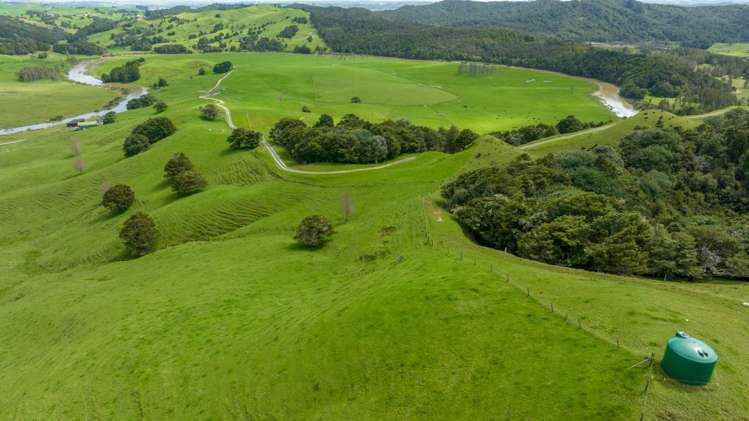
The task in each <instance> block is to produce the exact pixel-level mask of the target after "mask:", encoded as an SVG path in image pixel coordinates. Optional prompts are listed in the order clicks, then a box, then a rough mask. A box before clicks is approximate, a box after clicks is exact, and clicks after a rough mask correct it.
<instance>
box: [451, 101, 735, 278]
mask: <svg viewBox="0 0 749 421" xmlns="http://www.w3.org/2000/svg"><path fill="white" fill-rule="evenodd" d="M442 194H443V196H444V197H445V199H446V200H447V205H448V207H449V209H450V210H451V211H452V212H453V213H454V214H455V215H456V217H457V218H458V220H459V221H460V222H461V224H463V225H464V226H465V227H466V228H467V229H468V230H469V231H470V232H472V233H473V234H474V235H475V237H476V238H477V239H478V240H479V241H481V242H482V243H485V244H487V245H489V246H492V247H495V248H498V249H503V250H507V251H509V252H511V253H515V254H517V255H519V256H522V257H526V258H530V259H534V260H539V261H543V262H546V263H551V264H555V265H562V266H570V267H577V268H584V269H588V270H595V271H605V272H611V273H621V274H639V275H655V276H660V277H667V278H673V277H678V278H689V279H701V278H709V277H715V276H720V277H732V278H747V277H749V254H747V252H748V251H749V218H748V217H747V212H749V112H747V111H744V110H741V109H737V110H733V111H730V112H728V113H726V114H725V116H723V117H717V118H711V119H708V120H707V121H706V122H705V123H704V124H703V125H701V126H700V127H698V128H696V129H694V130H687V131H683V130H679V129H673V128H666V127H665V124H664V122H663V121H662V120H660V121H659V122H658V124H657V125H656V127H655V128H653V129H645V130H636V131H634V132H633V133H631V134H629V135H628V136H626V137H625V138H624V139H623V140H622V141H621V143H620V144H619V145H618V146H616V147H612V146H594V147H592V148H589V149H582V150H579V151H574V152H566V153H561V154H556V155H554V154H550V155H547V156H545V157H543V158H541V159H537V160H533V159H531V158H530V157H529V156H528V155H522V156H521V157H519V158H518V159H516V160H515V161H513V162H512V163H510V164H509V165H508V166H505V167H488V168H484V169H480V170H476V171H472V172H468V173H466V174H463V175H461V176H460V177H458V178H457V180H455V181H453V182H451V183H449V184H447V185H445V187H444V188H443V190H442Z"/></svg>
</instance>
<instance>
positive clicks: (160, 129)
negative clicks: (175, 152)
mask: <svg viewBox="0 0 749 421" xmlns="http://www.w3.org/2000/svg"><path fill="white" fill-rule="evenodd" d="M176 131H177V128H176V127H174V123H172V121H171V120H169V119H168V118H166V117H155V118H149V119H148V120H146V121H145V122H143V123H141V124H139V125H137V126H135V128H134V129H133V131H132V132H131V134H130V136H128V137H127V139H125V143H124V144H123V149H124V151H125V156H126V157H130V156H134V155H137V154H139V153H141V152H145V151H146V150H148V148H150V147H151V145H153V144H154V143H156V142H158V141H159V140H161V139H164V138H165V137H168V136H171V135H172V134H173V133H174V132H176Z"/></svg>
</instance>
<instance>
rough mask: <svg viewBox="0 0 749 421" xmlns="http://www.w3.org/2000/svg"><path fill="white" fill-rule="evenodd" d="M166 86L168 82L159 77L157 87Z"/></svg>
mask: <svg viewBox="0 0 749 421" xmlns="http://www.w3.org/2000/svg"><path fill="white" fill-rule="evenodd" d="M167 86H169V82H167V81H166V79H163V78H159V81H158V82H156V87H157V88H166V87H167Z"/></svg>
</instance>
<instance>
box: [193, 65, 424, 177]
mask: <svg viewBox="0 0 749 421" xmlns="http://www.w3.org/2000/svg"><path fill="white" fill-rule="evenodd" d="M233 72H234V70H232V71H231V72H229V73H227V74H226V75H224V76H223V77H222V78H221V79H219V80H218V81H217V82H216V84H215V85H213V88H211V89H210V90H209V91H208V93H207V94H205V95H201V96H200V99H205V100H209V101H213V102H214V103H215V105H216V106H217V107H219V108H221V109H222V110H223V111H224V116H226V125H227V126H229V128H230V129H232V130H234V129H236V128H237V126H236V125H235V124H234V120H233V119H232V117H231V110H230V109H229V107H227V106H226V104H225V103H224V101H222V100H220V99H218V98H214V97H213V95H216V93H217V92H216V91H217V90H218V88H219V86H220V85H221V82H223V81H224V79H226V78H227V77H229V75H231V74H232V73H233ZM262 144H263V146H265V148H266V149H267V150H268V152H269V153H270V156H271V157H272V158H273V161H274V162H275V163H276V166H277V167H278V169H280V170H281V171H286V172H290V173H295V174H307V175H337V174H351V173H357V172H364V171H375V170H381V169H384V168H388V167H392V166H395V165H400V164H404V163H406V162H411V161H413V160H415V159H416V158H414V157H409V158H404V159H399V160H397V161H394V162H390V163H387V164H383V165H378V166H375V167H366V168H355V169H352V170H333V171H309V170H298V169H296V168H290V167H289V166H288V165H286V162H284V160H283V159H282V158H281V156H279V155H278V152H276V150H275V149H274V148H273V145H271V144H270V143H269V142H268V141H265V140H263V141H262Z"/></svg>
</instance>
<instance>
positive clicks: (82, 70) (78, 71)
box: [0, 61, 148, 136]
mask: <svg viewBox="0 0 749 421" xmlns="http://www.w3.org/2000/svg"><path fill="white" fill-rule="evenodd" d="M91 63H92V62H91V61H85V62H82V63H78V64H76V65H75V66H73V68H72V69H70V71H69V72H68V75H67V78H68V80H69V81H71V82H74V83H80V84H82V85H91V86H104V82H102V81H101V80H99V79H97V78H95V77H94V76H91V75H89V74H88V73H87V69H88V66H89V64H91ZM147 93H148V89H147V88H144V89H141V90H140V91H139V92H134V93H131V94H128V95H126V96H125V97H124V98H122V100H120V102H118V103H117V104H115V105H114V106H112V107H109V108H105V109H103V110H101V111H92V112H89V113H85V114H79V115H76V116H73V117H68V118H65V119H62V120H57V121H47V122H44V123H36V124H29V125H27V126H19V127H11V128H7V129H0V136H7V135H12V134H16V133H21V132H25V131H29V130H41V129H48V128H50V127H54V126H60V125H63V124H67V123H68V122H70V121H72V120H77V119H84V120H86V119H89V118H92V117H101V116H103V115H104V114H106V113H108V112H110V111H114V112H115V113H121V112H124V111H127V103H128V101H130V100H132V99H136V98H140V97H142V96H143V95H145V94H147Z"/></svg>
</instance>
